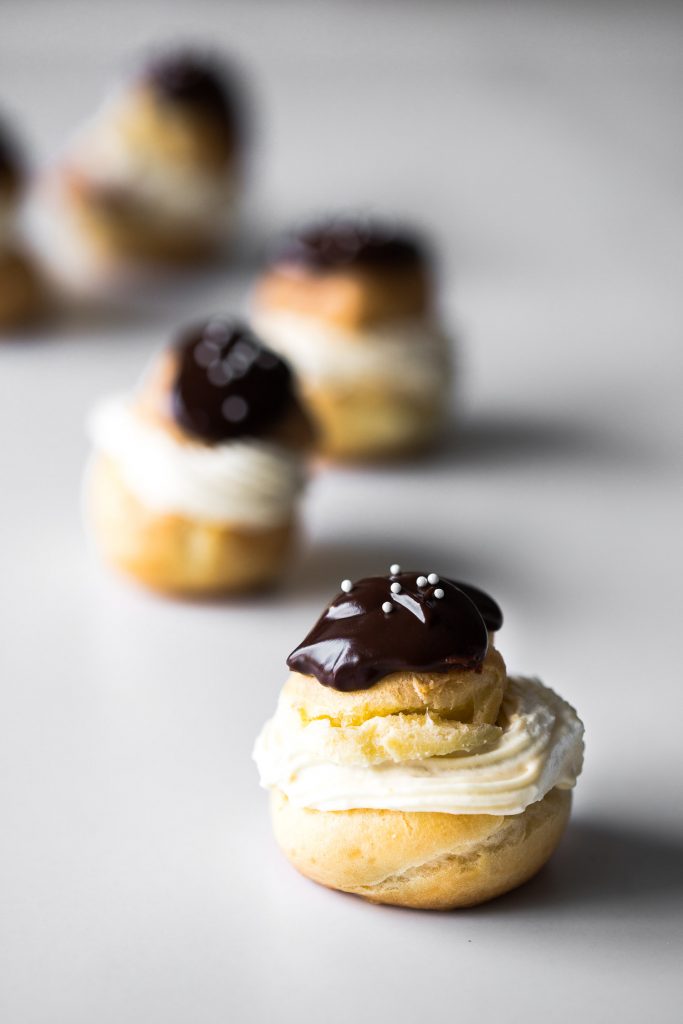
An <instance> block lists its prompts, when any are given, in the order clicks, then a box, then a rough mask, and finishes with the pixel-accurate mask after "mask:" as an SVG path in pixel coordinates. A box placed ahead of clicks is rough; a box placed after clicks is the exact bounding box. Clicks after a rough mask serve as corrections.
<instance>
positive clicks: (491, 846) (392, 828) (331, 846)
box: [271, 789, 571, 910]
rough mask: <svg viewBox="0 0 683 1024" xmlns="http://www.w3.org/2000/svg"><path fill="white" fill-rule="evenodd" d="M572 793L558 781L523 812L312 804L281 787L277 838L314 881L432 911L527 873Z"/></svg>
mask: <svg viewBox="0 0 683 1024" xmlns="http://www.w3.org/2000/svg"><path fill="white" fill-rule="evenodd" d="M570 809H571V792H570V791H568V790H559V789H554V790H551V792H550V793H548V794H547V795H546V796H545V797H544V798H543V800H540V801H538V803H535V804H531V805H530V806H529V807H527V808H526V810H525V811H524V812H523V813H522V814H516V815H508V816H502V815H488V814H462V815H458V814H434V813H416V812H410V813H401V812H398V811H379V810H353V811H313V810H308V809H305V808H300V807H294V806H293V805H292V804H291V803H290V802H289V801H288V800H287V798H286V797H285V796H284V795H283V794H282V793H281V792H279V791H277V790H276V791H275V792H274V793H273V794H272V799H271V812H272V818H273V826H274V829H275V836H276V839H277V842H278V844H279V846H280V848H281V849H282V851H283V852H284V854H285V856H286V857H287V858H288V859H289V860H290V861H291V863H292V864H293V865H294V867H295V868H296V869H297V870H298V871H300V872H301V874H303V875H306V876H307V877H308V878H311V879H312V880H313V881H314V882H319V883H320V884H321V885H326V886H328V887H329V888H332V889H339V890H341V891H343V892H349V893H355V894H356V895H358V896H362V897H363V898H364V899H366V900H370V901H371V902H373V903H387V904H392V905H394V906H399V907H414V908H418V909H423V910H452V909H454V908H456V907H471V906H474V905H476V904H477V903H484V902H485V901H486V900H490V899H493V898H494V897H496V896H500V895H502V894H503V893H505V892H509V891H510V890H511V889H514V888H516V887H517V886H518V885H522V883H523V882H526V881H528V880H529V879H530V878H531V877H532V876H533V875H535V874H536V872H537V871H539V870H540V868H541V867H543V865H544V864H545V863H546V861H547V860H548V858H549V857H550V855H551V854H552V853H553V851H554V849H555V847H556V846H557V844H558V842H559V840H560V838H561V836H562V833H563V832H564V829H565V826H566V824H567V821H568V819H569V812H570Z"/></svg>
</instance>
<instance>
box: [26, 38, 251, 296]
mask: <svg viewBox="0 0 683 1024" xmlns="http://www.w3.org/2000/svg"><path fill="white" fill-rule="evenodd" d="M243 155H244V116H243V104H242V99H241V86H240V83H239V81H238V79H237V77H236V75H235V74H234V72H232V71H231V70H230V69H229V68H228V67H227V66H224V65H222V64H221V63H220V62H218V61H216V60H215V59H213V58H211V57H207V56H205V55H203V54H201V53H195V52H191V51H186V50H181V51H171V52H166V53H161V54H158V55H156V56H153V57H152V58H151V59H149V60H148V61H147V63H145V64H144V65H143V66H142V67H141V68H140V69H139V70H138V71H137V73H135V74H134V75H133V76H132V77H131V78H130V79H128V80H127V81H125V82H124V83H123V85H122V86H121V87H119V88H118V89H117V91H116V92H115V93H114V94H113V95H111V96H110V97H109V98H108V99H107V100H106V101H105V102H104V104H103V105H102V107H101V109H100V110H99V111H98V113H97V114H96V115H95V117H94V118H93V119H92V121H91V122H90V123H88V124H87V125H85V127H84V128H83V129H82V131H81V132H80V133H79V134H78V136H77V138H76V139H75V141H74V143H73V144H72V145H71V146H70V147H69V148H68V149H67V151H66V153H65V154H64V156H63V158H62V159H61V161H60V162H59V163H58V165H57V166H56V167H55V168H54V169H53V171H52V172H51V173H50V174H48V175H47V176H46V179H45V181H44V182H43V185H42V188H41V190H40V195H39V197H38V201H37V204H38V207H39V218H38V219H39V222H40V224H39V230H40V231H41V234H42V236H43V239H44V242H45V247H46V249H47V254H48V256H49V255H50V254H52V261H53V262H55V261H59V260H60V259H62V260H63V259H67V260H68V261H69V267H72V268H73V271H74V272H78V271H82V272H83V273H86V272H88V271H89V272H90V273H91V274H92V275H93V277H94V278H97V277H98V276H103V277H105V278H106V276H107V274H108V273H109V272H113V271H114V270H116V269H119V270H122V271H125V270H130V269H131V268H136V267H137V268H139V267H141V266H153V267H154V266H168V265H173V264H188V263H190V264H191V263H194V262H197V261H201V260H204V259H206V258H207V257H209V256H211V255H212V254H215V253H216V252H217V251H218V250H219V249H220V248H221V246H223V245H224V243H225V242H226V241H227V240H228V239H229V238H230V236H231V234H232V232H233V228H234V226H235V220H236V212H237V205H238V198H239V192H240V185H241V177H242V165H243ZM65 233H66V235H65ZM88 260H89V261H90V264H88ZM55 269H56V270H57V271H59V269H60V268H58V267H57V268H55ZM62 269H63V268H62Z"/></svg>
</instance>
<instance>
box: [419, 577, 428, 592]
mask: <svg viewBox="0 0 683 1024" xmlns="http://www.w3.org/2000/svg"><path fill="white" fill-rule="evenodd" d="M427 582H428V581H427V577H426V576H418V577H417V585H418V587H419V588H420V589H421V590H422V589H423V588H424V587H426V586H427Z"/></svg>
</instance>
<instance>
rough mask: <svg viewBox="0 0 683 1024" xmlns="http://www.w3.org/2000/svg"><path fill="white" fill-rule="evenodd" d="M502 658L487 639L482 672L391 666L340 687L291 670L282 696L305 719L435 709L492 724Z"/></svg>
mask: <svg viewBox="0 0 683 1024" xmlns="http://www.w3.org/2000/svg"><path fill="white" fill-rule="evenodd" d="M506 679H507V676H506V672H505V662H504V661H503V658H502V657H501V655H500V653H499V652H498V651H497V650H496V649H495V647H494V646H493V645H492V644H490V645H489V649H488V652H487V654H486V658H485V659H484V663H483V665H482V668H481V671H480V672H474V671H465V670H462V669H461V670H455V671H453V672H448V673H428V672H420V673H418V672H394V673H392V675H389V676H386V677H385V678H384V679H382V680H381V681H380V682H379V683H377V684H376V685H375V686H371V687H370V689H368V690H354V691H352V692H351V693H342V692H340V691H339V690H334V689H332V688H331V687H329V686H323V685H322V684H321V683H319V682H318V680H317V679H314V678H313V676H304V675H300V674H299V673H297V672H293V673H292V674H291V675H290V676H289V678H288V679H287V681H286V683H285V685H284V688H283V691H282V692H283V698H284V700H285V701H286V702H287V703H288V704H290V705H291V706H292V707H293V708H295V709H296V710H297V711H298V712H299V713H300V714H301V716H302V717H303V719H304V720H306V721H311V720H313V719H316V718H328V719H329V720H330V721H331V722H332V723H333V724H335V725H359V724H361V723H362V722H366V721H368V719H370V718H374V717H375V716H384V715H396V714H410V713H416V712H417V713H424V712H433V713H434V714H436V715H438V716H439V717H440V718H442V719H452V720H455V721H458V722H471V723H473V724H475V725H481V724H484V723H489V724H494V723H495V722H496V719H497V718H498V713H499V711H500V706H501V703H502V700H503V694H504V692H505V684H506Z"/></svg>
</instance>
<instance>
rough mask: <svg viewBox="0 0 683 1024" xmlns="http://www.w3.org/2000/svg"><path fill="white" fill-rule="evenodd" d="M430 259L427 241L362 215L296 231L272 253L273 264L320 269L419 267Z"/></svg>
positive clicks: (388, 269) (386, 269)
mask: <svg viewBox="0 0 683 1024" xmlns="http://www.w3.org/2000/svg"><path fill="white" fill-rule="evenodd" d="M426 258H427V257H426V252H425V248H424V244H423V242H422V241H421V239H419V238H418V237H417V236H416V235H414V234H413V233H412V232H410V231H407V230H405V229H403V228H401V227H399V226H397V225H392V224H390V223H388V222H386V223H385V222H382V221H378V220H371V219H363V218H360V217H336V218H329V219H327V220H324V221H318V222H316V223H313V224H310V225H308V226H307V227H304V228H303V229H302V230H300V231H292V232H291V233H289V234H287V235H284V236H283V237H282V238H281V239H280V240H279V241H278V242H276V243H275V245H274V247H273V249H272V252H271V264H278V263H279V264H282V263H285V264H293V265H295V266H301V267H305V268H306V269H307V270H314V271H320V272H326V271H332V270H342V269H344V270H345V269H355V268H357V269H362V270H379V271H396V270H419V269H420V268H421V267H422V266H423V265H424V263H425V262H426Z"/></svg>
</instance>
